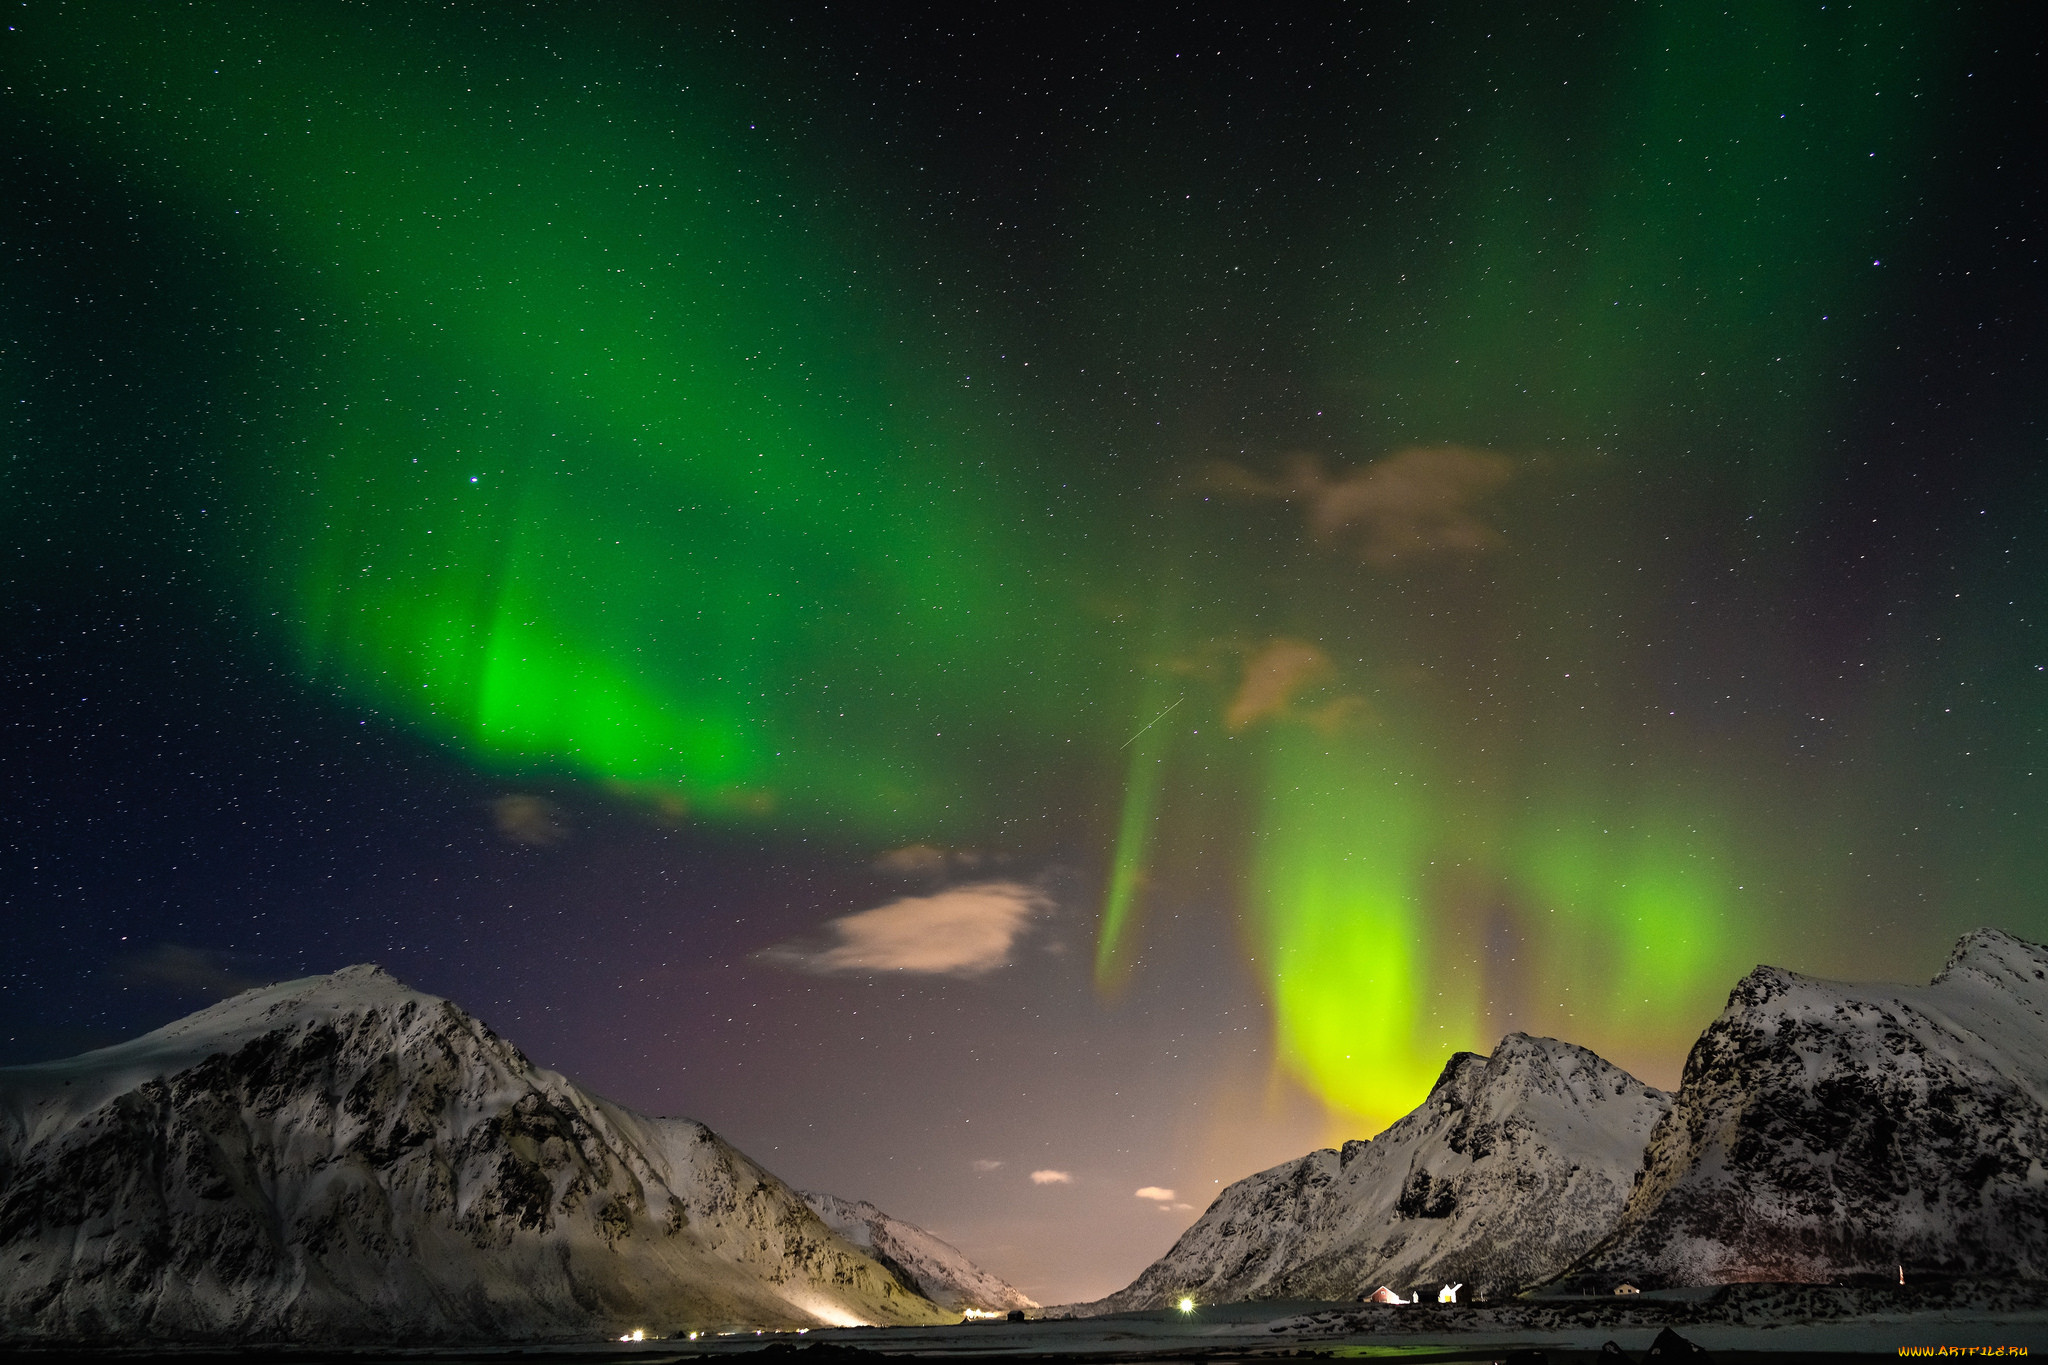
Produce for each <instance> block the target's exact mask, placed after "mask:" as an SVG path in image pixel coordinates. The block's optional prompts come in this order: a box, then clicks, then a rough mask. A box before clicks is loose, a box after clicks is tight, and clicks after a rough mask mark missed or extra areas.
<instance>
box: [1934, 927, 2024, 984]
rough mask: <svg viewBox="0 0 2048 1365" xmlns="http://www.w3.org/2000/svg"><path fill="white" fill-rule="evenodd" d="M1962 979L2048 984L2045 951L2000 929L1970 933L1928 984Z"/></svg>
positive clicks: (1977, 930)
mask: <svg viewBox="0 0 2048 1365" xmlns="http://www.w3.org/2000/svg"><path fill="white" fill-rule="evenodd" d="M1966 975H1967V976H1977V977H1980V978H1984V979H1988V980H1992V981H2001V980H2002V981H2008V982H2012V983H2015V984H2018V983H2027V982H2037V981H2042V980H2048V948H2043V947H2042V946H2041V945H2040V944H2038V943H2029V942H2027V941H2026V940H2025V939H2023V938H2018V937H2015V936H2014V935H2012V934H2008V933H2006V932H2005V931H2004V930H2003V929H1993V928H1989V927H1986V928H1982V929H1972V930H1971V931H1970V932H1969V933H1967V934H1964V935H1963V936H1962V937H1961V938H1960V939H1958V940H1956V946H1955V948H1954V949H1953V950H1951V951H1950V953H1949V955H1948V961H1947V962H1945V963H1943V964H1942V968H1941V971H1940V973H1939V974H1937V975H1936V976H1935V978H1934V980H1933V982H1932V983H1931V984H1933V985H1936V986H1939V985H1942V984H1943V983H1945V982H1947V981H1949V980H1951V979H1952V978H1956V977H1960V976H1966Z"/></svg>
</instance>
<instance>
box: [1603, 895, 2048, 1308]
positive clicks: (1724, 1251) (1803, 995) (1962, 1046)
mask: <svg viewBox="0 0 2048 1365" xmlns="http://www.w3.org/2000/svg"><path fill="white" fill-rule="evenodd" d="M2044 1163H2048V948H2043V947H2042V946H2041V945H2039V944H2034V943H2028V942H2025V941H2023V940H2021V939H2017V938H2014V937H2012V936H2011V935H2010V934H2005V933H2001V932H1999V931H1997V930H1994V929H1980V930H1977V931H1976V932H1975V933H1972V934H1968V935H1966V936H1964V938H1963V939H1962V941H1961V942H1960V943H1958V944H1957V945H1956V949H1955V951H1954V953H1952V954H1951V955H1950V957H1949V960H1948V965H1947V966H1945V967H1944V968H1943V969H1942V971H1941V973H1940V975H1938V976H1936V977H1935V978H1934V981H1933V982H1932V983H1931V984H1930V985H1927V986H1917V987H1916V986H1893V985H1883V984H1877V985H1844V984H1841V983H1837V982H1832V981H1819V980H1815V979H1813V978H1811V977H1805V976H1800V975H1797V974H1796V973H1793V972H1788V971H1783V970H1780V969H1778V968H1776V967H1759V968H1757V969H1756V970H1755V971H1754V972H1751V973H1750V974H1749V975H1748V976H1747V977H1745V978H1744V979H1743V980H1742V982H1741V984H1739V985H1738V986H1736V988H1735V991H1734V993H1733V994H1732V995H1731V996H1730V997H1729V999H1728V1008H1727V1009H1726V1010H1725V1011H1724V1012H1723V1013H1722V1015H1721V1017H1720V1018H1719V1019H1717V1020H1715V1021H1714V1023H1713V1024H1712V1025H1710V1026H1709V1027H1708V1028H1707V1031H1706V1032H1705V1033H1704V1034H1703V1035H1701V1037H1700V1040H1699V1042H1698V1043H1696V1044H1694V1046H1693V1049H1692V1053H1691V1055H1690V1056H1689V1057H1688V1058H1687V1060H1686V1064H1685V1076H1684V1081H1683V1083H1682V1084H1681V1086H1680V1088H1679V1093H1678V1100H1677V1103H1676V1105H1675V1106H1674V1108H1673V1109H1672V1111H1671V1114H1670V1116H1669V1117H1668V1118H1667V1119H1665V1120H1664V1122H1663V1123H1661V1124H1660V1125H1659V1126H1658V1128H1657V1131H1656V1133H1655V1134H1654V1135H1653V1136H1652V1138H1651V1140H1650V1145H1649V1150H1648V1152H1647V1153H1646V1155H1645V1170H1644V1173H1643V1177H1642V1181H1641V1184H1640V1185H1639V1186H1638V1188H1637V1189H1636V1191H1635V1193H1634V1195H1633V1196H1632V1197H1631V1198H1630V1200H1629V1203H1628V1207H1627V1209H1626V1210H1624V1212H1623V1214H1622V1217H1621V1219H1620V1221H1619V1223H1618V1224H1617V1226H1616V1228H1615V1230H1614V1233H1613V1235H1612V1236H1611V1237H1610V1238H1609V1239H1607V1240H1606V1242H1605V1243H1604V1244H1603V1245H1602V1246H1600V1247H1599V1248H1598V1249H1597V1250H1596V1251H1595V1252H1594V1253H1593V1254H1592V1255H1591V1256H1590V1257H1589V1258H1588V1259H1587V1261H1586V1262H1585V1264H1584V1266H1583V1267H1581V1268H1580V1269H1579V1270H1576V1271H1574V1272H1573V1275H1572V1277H1571V1278H1572V1279H1574V1280H1581V1281H1586V1282H1589V1283H1593V1284H1598V1283H1601V1282H1604V1281H1611V1280H1614V1279H1617V1278H1624V1277H1625V1278H1629V1279H1632V1280H1634V1281H1635V1282H1636V1283H1638V1284H1641V1285H1646V1286H1647V1285H1663V1284H1674V1285H1677V1284H1714V1283H1723V1282H1728V1281H1748V1280H1787V1281H1805V1282H1809V1283H1811V1282H1819V1283H1842V1282H1845V1281H1853V1280H1857V1279H1862V1278H1869V1279H1879V1280H1883V1279H1891V1278H1893V1277H1894V1276H1896V1275H1897V1274H1898V1273H1899V1270H1900V1269H1901V1268H1903V1270H1904V1273H1905V1276H1906V1278H1907V1280H1908V1281H1909V1282H1911V1281H1913V1280H1914V1279H1915V1278H1916V1277H1921V1276H1927V1275H1967V1276H1977V1277H1987V1278H2015V1279H2031V1280H2040V1279H2048V1165H2044Z"/></svg>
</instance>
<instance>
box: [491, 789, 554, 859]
mask: <svg viewBox="0 0 2048 1365" xmlns="http://www.w3.org/2000/svg"><path fill="white" fill-rule="evenodd" d="M561 815H562V811H561V808H560V807H558V806H557V805H555V803H554V802H552V801H549V800H548V799H547V798H545V797H540V796H529V795H527V794H525V793H523V792H507V793H506V794H505V795H503V796H501V797H499V798H498V799H497V800H495V801H493V802H491V820H492V823H494V824H496V825H497V827H498V833H499V834H500V835H502V836H504V837H505V838H507V839H510V840H511V841H512V842H513V843H515V844H525V845H527V846H528V847H530V848H551V847H553V846H554V845H556V844H559V843H561V842H562V841H563V840H564V839H567V838H568V837H569V835H570V834H571V833H572V832H573V831H571V830H570V828H569V827H568V826H567V825H566V824H564V823H563V822H562V819H561Z"/></svg>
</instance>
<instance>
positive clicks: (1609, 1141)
mask: <svg viewBox="0 0 2048 1365" xmlns="http://www.w3.org/2000/svg"><path fill="white" fill-rule="evenodd" d="M1670 1103H1671V1100H1670V1096H1668V1095H1666V1094H1665V1093H1664V1092H1663V1091H1661V1090H1655V1089H1652V1088H1651V1087H1649V1086H1646V1085H1644V1084H1643V1083H1642V1082H1641V1081H1638V1080H1636V1079H1635V1078H1634V1077H1633V1076H1630V1075H1629V1074H1628V1073H1627V1072H1625V1071H1622V1070H1621V1069H1620V1068H1619V1067H1616V1066H1613V1065H1611V1064H1610V1063H1608V1062H1606V1061H1603V1060H1602V1059H1601V1058H1599V1057H1597V1056H1595V1055H1594V1054H1593V1053H1591V1052H1588V1051H1586V1050H1585V1049H1584V1048H1580V1047H1574V1046H1572V1045H1571V1044H1569V1043H1561V1042H1558V1041H1556V1040H1555V1039H1551V1038H1531V1037H1528V1036H1527V1035H1524V1034H1519V1033H1512V1034H1509V1035H1508V1036H1507V1037H1506V1038H1504V1039H1502V1040H1501V1043H1500V1046H1499V1047H1498V1048H1496V1049H1495V1050H1494V1053H1493V1055H1492V1056H1491V1057H1480V1056H1476V1055H1474V1054H1472V1053H1469V1052H1461V1053H1459V1054H1457V1055H1456V1056H1455V1057H1453V1058H1451V1061H1450V1064H1449V1065H1448V1066H1446V1067H1445V1068H1444V1072H1443V1075H1442V1077H1441V1078H1440V1079H1439V1080H1438V1081H1437V1083H1436V1087H1435V1089H1434V1090H1432V1091H1431V1092H1430V1095H1429V1098H1428V1099H1427V1100H1425V1101H1423V1103H1422V1105H1421V1106H1420V1107H1419V1108H1417V1109H1416V1110H1415V1111H1414V1112H1413V1113H1411V1114H1409V1115H1408V1116H1407V1117H1405V1118H1403V1119H1401V1120H1400V1121H1399V1122H1398V1123H1396V1124H1394V1125H1393V1126H1392V1127H1391V1128H1389V1129H1387V1131H1386V1132H1384V1133H1382V1134H1380V1136H1378V1137H1376V1138H1373V1139H1371V1140H1370V1141H1362V1142H1347V1143H1345V1144H1344V1148H1343V1150H1342V1151H1341V1152H1339V1151H1333V1150H1329V1149H1325V1150H1323V1151H1318V1152H1311V1153H1309V1154H1308V1155H1307V1156H1305V1157H1302V1158H1301V1159H1299V1160H1297V1161H1290V1162H1288V1163H1287V1164H1286V1165H1283V1166H1275V1167H1274V1168H1273V1169H1271V1170H1269V1171H1261V1172H1260V1173H1259V1174H1257V1175H1253V1176H1248V1177H1246V1178H1245V1179H1243V1180H1240V1181H1238V1182H1237V1183H1236V1184H1235V1185H1232V1186H1230V1187H1229V1188H1228V1189H1226V1190H1225V1191H1224V1192H1223V1193H1222V1194H1221V1195H1220V1196H1218V1197H1217V1199H1216V1202H1215V1203H1213V1204H1211V1205H1210V1206H1209V1209H1208V1211H1207V1212H1205V1213H1204V1214H1203V1215H1202V1217H1201V1218H1200V1219H1199V1220H1198V1221H1197V1222H1196V1223H1195V1225H1194V1226H1193V1227H1191V1228H1189V1229H1188V1231H1187V1232H1186V1233H1185V1234H1184V1235H1183V1236H1182V1237H1181V1239H1180V1241H1178V1242H1177V1243H1175V1244H1174V1247H1173V1249H1172V1250H1171V1251H1169V1252H1167V1254H1166V1255H1165V1256H1164V1257H1162V1258H1160V1259H1159V1260H1158V1261H1156V1262H1155V1263H1153V1264H1152V1265H1151V1266H1150V1267H1148V1268H1147V1269H1146V1270H1145V1272H1144V1273H1143V1274H1141V1275H1140V1276H1139V1277H1138V1278H1137V1280H1136V1281H1135V1282H1133V1283H1132V1284H1131V1285H1130V1286H1129V1287H1128V1288H1125V1289H1122V1290H1120V1291H1118V1292H1117V1293H1115V1294H1112V1295H1110V1296H1109V1297H1108V1298H1106V1299H1101V1300H1098V1301H1097V1302H1095V1303H1093V1304H1087V1305H1081V1306H1079V1307H1078V1308H1076V1309H1074V1310H1070V1311H1075V1312H1079V1313H1083V1314H1094V1313H1114V1312H1126V1311H1130V1310H1134V1309H1141V1308H1156V1307H1160V1306H1162V1305H1165V1304H1168V1303H1171V1302H1173V1301H1174V1300H1176V1299H1178V1298H1179V1297H1180V1296H1181V1295H1183V1294H1192V1295H1194V1296H1195V1297H1196V1298H1197V1299H1199V1300H1203V1301H1207V1302H1226V1301H1232V1300H1241V1299H1283V1298H1298V1299H1357V1298H1359V1297H1361V1296H1362V1295H1364V1294H1367V1293H1370V1292H1371V1291H1372V1290H1373V1289H1374V1288H1375V1287H1376V1286H1379V1285H1381V1284H1385V1285H1389V1286H1393V1287H1395V1288H1397V1289H1404V1290H1410V1291H1412V1290H1413V1289H1415V1288H1421V1289H1424V1290H1426V1291H1427V1293H1428V1294H1429V1295H1430V1296H1431V1297H1434V1296H1435V1293H1436V1290H1437V1288H1438V1286H1440V1285H1442V1284H1446V1283H1463V1284H1464V1285H1465V1293H1464V1296H1463V1297H1466V1298H1469V1297H1471V1296H1473V1295H1475V1294H1478V1295H1497V1294H1501V1293H1505V1292H1507V1291H1509V1290H1510V1289H1513V1288H1516V1287H1519V1286H1522V1285H1527V1284H1531V1283H1534V1282H1536V1281H1539V1280H1543V1279H1546V1278H1548V1277H1550V1276H1552V1275H1555V1274H1556V1273H1557V1272H1559V1271H1560V1270H1562V1269H1564V1267H1566V1266H1567V1265H1569V1264H1570V1263H1571V1262H1572V1261H1573V1260H1575V1259H1576V1258H1577V1257H1579V1256H1580V1255H1581V1254H1583V1253H1584V1252H1585V1251H1586V1250H1588V1249H1589V1248H1590V1247H1592V1246H1593V1245H1594V1244H1595V1243H1596V1242H1598V1241H1599V1240H1600V1239H1601V1238H1602V1237H1603V1236H1605V1235H1606V1234H1607V1233H1608V1232H1609V1231H1610V1230H1611V1229H1612V1227H1613V1226H1614V1221H1615V1219H1616V1217H1617V1216H1619V1214H1620V1212H1621V1209H1622V1206H1623V1204H1624V1202H1625V1201H1626V1200H1627V1198H1628V1195H1629V1190H1630V1186H1631V1183H1632V1181H1633V1179H1634V1177H1635V1174H1636V1171H1637V1170H1638V1168H1639V1166H1640V1163H1641V1160H1642V1152H1643V1145H1644V1143H1645V1142H1646V1141H1647V1139H1648V1137H1649V1134H1650V1131H1651V1128H1652V1126H1653V1125H1654V1124H1656V1122H1657V1121H1658V1120H1659V1119H1660V1118H1662V1117H1663V1115H1664V1114H1665V1112H1666V1111H1667V1110H1668V1109H1669V1107H1670Z"/></svg>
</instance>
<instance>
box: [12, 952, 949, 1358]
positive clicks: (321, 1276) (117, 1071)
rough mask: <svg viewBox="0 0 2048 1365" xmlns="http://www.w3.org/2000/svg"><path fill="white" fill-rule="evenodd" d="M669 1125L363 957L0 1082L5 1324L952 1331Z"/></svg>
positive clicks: (518, 1332) (757, 1171)
mask: <svg viewBox="0 0 2048 1365" xmlns="http://www.w3.org/2000/svg"><path fill="white" fill-rule="evenodd" d="M951 1320H952V1315H950V1314H946V1313H944V1312H943V1311H942V1310H940V1309H939V1308H938V1307H937V1306H935V1305H934V1304H932V1303H930V1302H929V1301H927V1300H926V1299H924V1298H923V1297H922V1296H920V1295H919V1294H917V1293H916V1292H915V1290H914V1289H913V1288H912V1287H910V1286H908V1285H906V1284H904V1283H902V1282H901V1281H900V1280H899V1278H898V1277H897V1275H896V1274H895V1273H893V1272H892V1271H891V1270H890V1269H889V1268H887V1267H885V1266H883V1265H881V1264H879V1263H878V1262H877V1261H876V1260H875V1259H874V1258H872V1257H871V1256H869V1255H867V1254H865V1253H863V1252H862V1251H861V1250H859V1249H857V1248H855V1247H853V1246H851V1245H849V1244H848V1243H847V1242H846V1240H845V1239H844V1238H842V1237H840V1236H839V1235H837V1234H835V1233H834V1232H833V1231H832V1230H831V1229H830V1228H828V1227H827V1226H826V1225H825V1224H824V1223H823V1222H822V1221H820V1220H819V1218H818V1217H817V1215H816V1214H814V1213H813V1212H812V1211H811V1209H810V1207H809V1206H808V1205H806V1204H805V1203H804V1201H803V1199H802V1198H801V1197H800V1196H799V1195H798V1194H797V1193H796V1192H794V1191H793V1190H791V1189H790V1188H789V1187H787V1186H786V1185H784V1184H783V1183H782V1182H781V1181H779V1180H777V1179H776V1178H775V1177H774V1176H773V1175H770V1174H769V1173H768V1172H766V1171H764V1170H762V1169H761V1168H760V1167H759V1166H757V1165H755V1164H754V1163H753V1162H752V1161H750V1160H748V1159H747V1158H746V1157H745V1156H744V1155H742V1154H741V1153H739V1152H738V1151H736V1150H734V1149H733V1148H732V1147H730V1146H728V1145H727V1144H726V1143H725V1142H723V1141H721V1140H720V1139H719V1138H718V1137H717V1135H715V1134H714V1133H712V1132H711V1131H710V1130H709V1129H707V1128H705V1127H704V1126H702V1125H701V1124H697V1123H692V1122H690V1121H688V1120H685V1119H656V1118H647V1117H643V1116H641V1115H639V1114H635V1113H632V1112H630V1111H628V1110H624V1109H621V1108H618V1107H616V1106H614V1105H611V1104H608V1103H606V1102H605V1101H603V1100H600V1099H598V1098H596V1097H594V1096H591V1095H589V1094H586V1093H585V1092H583V1091H581V1090H579V1089H578V1088H577V1087H576V1086H574V1085H572V1084H571V1083H570V1082H569V1081H567V1080H565V1079H564V1078H563V1077H561V1076H559V1075H556V1074H554V1073H552V1072H547V1071H542V1070H540V1069H539V1068H537V1067H535V1066H534V1065H533V1064H532V1063H530V1062H529V1061H527V1059H526V1058H525V1057H524V1056H522V1055H521V1054H520V1053H519V1052H518V1050H517V1049H515V1048H513V1047H511V1046H510V1045H509V1044H507V1043H506V1042H504V1041H503V1040H502V1039H500V1038H498V1037H497V1036H496V1035H495V1034H493V1033H492V1032H491V1031H490V1030H489V1029H488V1028H486V1027H484V1026H483V1025H482V1024H480V1023H479V1022H477V1021H476V1020H475V1019H473V1018H471V1017H470V1016H469V1015H467V1014H465V1013H463V1012H462V1011H461V1010H460V1009H457V1008H456V1007H455V1006H454V1005H451V1004H450V1003H448V1002H447V1001H445V1000H440V999H436V998H435V997H432V996H427V995H422V994H420V993H419V992H416V991H413V990H410V989H408V988H406V987H405V986H403V985H401V984H399V983H398V982H397V981H394V980H393V979H392V978H391V977H389V976H387V975H385V974H384V973H383V972H382V971H380V970H378V969H376V968H373V967H352V968H349V969H347V970H346V971H342V972H337V973H335V974H334V975H332V976H328V977H316V978H310V979H308V980H304V981H295V982H287V983H284V984H282V985H277V986H271V987H265V988H263V989H261V990H256V991H251V992H248V993H247V994H244V995H241V996H238V997H236V998H235V999H233V1000H229V1001H225V1002H223V1003H222V1004H220V1005H218V1006H215V1007H214V1008H213V1009H210V1010H206V1011H203V1012H201V1013H199V1014H196V1015H193V1016H191V1017H190V1018H188V1019H184V1020H181V1021H179V1022H178V1023H176V1024H172V1025H170V1026H169V1027H167V1028H164V1029H160V1030H158V1031H157V1032H156V1033H153V1034H149V1035H147V1036H145V1037H143V1038H140V1039H137V1040H135V1041H133V1042H130V1043H125V1044H122V1045H120V1046H118V1047H112V1048H106V1049H103V1050H101V1051H99V1052H94V1053H88V1054H86V1055H84V1056H82V1057H77V1058H73V1059H70V1060H68V1061H63V1062H56V1063H49V1064H45V1065H40V1066H30V1067H16V1068H8V1069H4V1070H0V1335H4V1336H6V1337H12V1338H14V1339H16V1340H20V1339H23V1338H43V1339H64V1340H119V1341H133V1340H135V1339H138V1338H154V1339H158V1340H164V1339H185V1340H293V1339H296V1340H321V1341H347V1340H368V1341H397V1342H412V1341H446V1340H475V1339H487V1338H495V1339H508V1338H516V1339H549V1338H556V1339H566V1338H586V1339H587V1338H589V1337H592V1336H607V1337H609V1336H617V1335H619V1334H622V1333H625V1332H629V1331H632V1330H634V1329H636V1328H640V1329H646V1330H650V1331H657V1332H665V1333H666V1332H678V1331H683V1330H689V1329H700V1330H706V1329H720V1328H726V1327H772V1326H804V1325H816V1324H828V1323H836V1324H851V1323H859V1322H870V1323H921V1322H937V1321H951Z"/></svg>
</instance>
